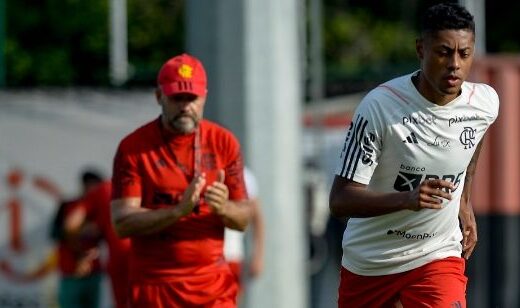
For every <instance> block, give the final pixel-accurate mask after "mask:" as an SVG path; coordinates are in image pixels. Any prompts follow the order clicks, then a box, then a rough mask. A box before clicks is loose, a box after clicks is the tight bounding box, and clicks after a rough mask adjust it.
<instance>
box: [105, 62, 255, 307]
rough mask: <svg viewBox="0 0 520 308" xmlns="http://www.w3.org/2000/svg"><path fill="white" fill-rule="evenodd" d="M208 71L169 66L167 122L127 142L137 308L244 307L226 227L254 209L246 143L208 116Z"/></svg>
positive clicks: (123, 166)
mask: <svg viewBox="0 0 520 308" xmlns="http://www.w3.org/2000/svg"><path fill="white" fill-rule="evenodd" d="M206 94H207V87H206V73H205V70H204V67H203V65H202V63H201V62H200V61H199V60H198V59H197V58H195V57H193V56H191V55H188V54H182V55H178V56H175V57H173V58H171V59H169V60H168V61H167V62H166V63H165V64H164V65H163V66H162V68H161V69H160V71H159V75H158V88H157V89H156V92H155V96H156V98H157V102H158V104H159V105H160V106H161V109H162V113H161V115H160V116H159V117H158V118H157V119H155V120H153V121H151V122H149V123H147V124H145V125H144V126H142V127H140V128H138V129H137V130H135V131H134V132H132V133H131V134H129V135H128V136H126V137H125V138H124V139H123V140H122V141H121V142H120V144H119V147H118V149H117V153H116V155H115V158H114V168H113V178H112V186H113V187H112V199H113V201H112V221H113V223H114V226H115V229H116V231H117V233H118V234H119V236H122V237H130V239H131V252H130V283H131V291H132V294H131V299H130V301H131V305H132V306H133V307H223V308H226V307H236V295H237V284H236V280H235V279H234V277H233V274H232V273H231V270H230V268H229V265H228V264H227V263H226V262H225V260H224V256H223V249H222V247H223V237H224V227H229V228H232V229H237V230H244V229H245V228H246V226H247V224H248V221H249V216H250V209H249V206H248V201H247V192H246V188H245V184H244V177H243V173H244V171H243V162H242V156H241V153H240V147H239V143H238V141H237V139H236V138H235V137H234V136H233V134H232V133H231V132H229V131H228V130H226V129H224V128H223V127H221V126H219V125H217V124H216V123H213V122H210V121H207V120H204V119H202V113H203V110H204V104H205V102H206Z"/></svg>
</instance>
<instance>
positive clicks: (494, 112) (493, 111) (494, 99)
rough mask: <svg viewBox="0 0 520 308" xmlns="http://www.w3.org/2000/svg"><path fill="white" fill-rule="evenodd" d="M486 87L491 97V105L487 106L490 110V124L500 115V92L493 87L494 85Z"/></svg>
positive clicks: (489, 101)
mask: <svg viewBox="0 0 520 308" xmlns="http://www.w3.org/2000/svg"><path fill="white" fill-rule="evenodd" d="M485 88H486V90H487V93H488V97H489V100H488V104H489V106H487V108H488V110H489V112H490V117H489V125H491V124H492V123H493V122H495V120H496V119H497V117H498V109H499V105H500V103H499V97H498V94H497V92H496V91H495V89H493V88H492V87H490V86H488V85H485Z"/></svg>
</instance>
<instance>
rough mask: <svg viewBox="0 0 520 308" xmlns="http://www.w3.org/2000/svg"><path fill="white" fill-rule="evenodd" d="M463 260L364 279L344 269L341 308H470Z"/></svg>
mask: <svg viewBox="0 0 520 308" xmlns="http://www.w3.org/2000/svg"><path fill="white" fill-rule="evenodd" d="M464 268H465V261H464V259H463V258H457V257H449V258H446V259H442V260H437V261H434V262H431V263H428V264H426V265H423V266H421V267H419V268H416V269H414V270H411V271H407V272H403V273H398V274H392V275H384V276H360V275H356V274H354V273H352V272H349V271H348V270H346V269H345V268H343V267H342V268H341V282H340V286H339V300H338V307H340V308H346V307H349V308H352V307H360V308H361V307H363V308H366V307H395V304H396V303H397V302H398V301H400V302H401V304H402V305H403V307H404V308H407V307H413V308H419V307H447V308H452V307H453V308H465V307H466V283H467V278H466V276H465V275H464Z"/></svg>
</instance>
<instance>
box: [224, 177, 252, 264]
mask: <svg viewBox="0 0 520 308" xmlns="http://www.w3.org/2000/svg"><path fill="white" fill-rule="evenodd" d="M244 182H245V184H246V189H247V195H248V196H249V199H255V198H256V197H257V196H258V185H257V183H256V178H255V176H254V175H253V173H252V172H251V171H250V170H249V169H248V168H247V167H245V168H244ZM224 258H225V259H226V260H228V261H241V260H242V259H243V258H244V232H242V231H238V230H233V229H229V228H225V229H224Z"/></svg>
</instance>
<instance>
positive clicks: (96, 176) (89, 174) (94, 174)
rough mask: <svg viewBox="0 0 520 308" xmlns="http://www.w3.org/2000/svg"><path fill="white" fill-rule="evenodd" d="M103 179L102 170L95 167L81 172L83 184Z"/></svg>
mask: <svg viewBox="0 0 520 308" xmlns="http://www.w3.org/2000/svg"><path fill="white" fill-rule="evenodd" d="M102 181H103V176H102V175H101V172H99V171H97V170H94V169H87V170H84V171H83V172H82V173H81V183H83V185H86V184H90V183H94V184H95V183H101V182H102Z"/></svg>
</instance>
